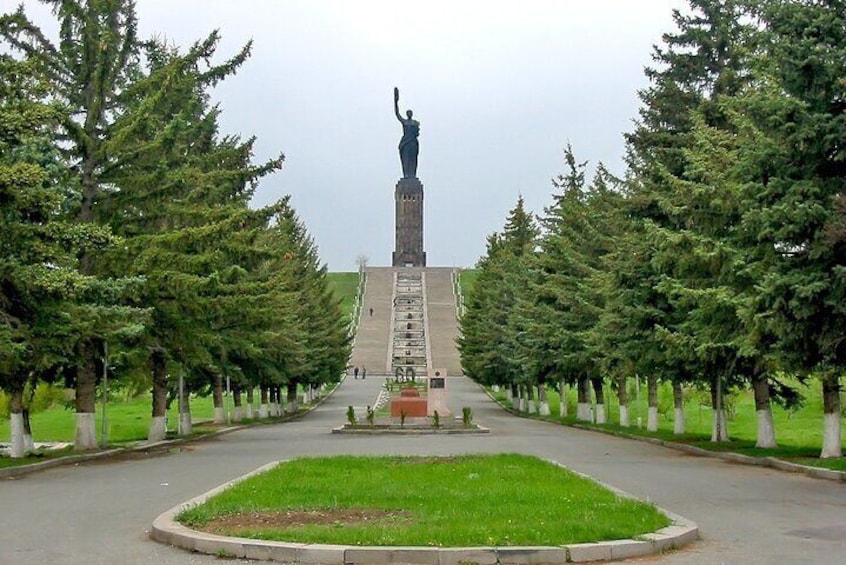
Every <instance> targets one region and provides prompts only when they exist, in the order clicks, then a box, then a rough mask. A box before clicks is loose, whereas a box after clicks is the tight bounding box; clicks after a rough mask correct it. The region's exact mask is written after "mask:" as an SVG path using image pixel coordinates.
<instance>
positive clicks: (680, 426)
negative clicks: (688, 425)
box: [673, 408, 685, 435]
mask: <svg viewBox="0 0 846 565" xmlns="http://www.w3.org/2000/svg"><path fill="white" fill-rule="evenodd" d="M684 432H685V422H684V408H674V409H673V433H674V434H676V435H682V434H683V433H684Z"/></svg>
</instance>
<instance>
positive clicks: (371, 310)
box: [370, 308, 373, 318]
mask: <svg viewBox="0 0 846 565" xmlns="http://www.w3.org/2000/svg"><path fill="white" fill-rule="evenodd" d="M370 317H371V318H372V317H373V308H371V309H370Z"/></svg>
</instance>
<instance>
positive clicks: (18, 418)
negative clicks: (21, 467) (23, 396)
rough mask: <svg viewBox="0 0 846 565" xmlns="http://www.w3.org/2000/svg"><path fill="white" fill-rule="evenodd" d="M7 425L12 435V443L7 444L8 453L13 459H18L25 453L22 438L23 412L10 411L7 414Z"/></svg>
mask: <svg viewBox="0 0 846 565" xmlns="http://www.w3.org/2000/svg"><path fill="white" fill-rule="evenodd" d="M9 426H10V430H11V435H12V438H11V439H12V443H11V445H10V446H9V447H10V451H9V455H10V456H11V457H12V458H13V459H20V458H21V457H23V456H24V455H26V442H25V440H24V422H23V414H21V413H20V412H12V413H11V414H9Z"/></svg>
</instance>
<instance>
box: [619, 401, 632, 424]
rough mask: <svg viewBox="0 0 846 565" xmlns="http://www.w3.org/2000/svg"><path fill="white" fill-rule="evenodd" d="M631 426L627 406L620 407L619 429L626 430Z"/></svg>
mask: <svg viewBox="0 0 846 565" xmlns="http://www.w3.org/2000/svg"><path fill="white" fill-rule="evenodd" d="M631 425H632V423H631V421H630V419H629V407H628V406H620V427H621V428H628V427H629V426H631Z"/></svg>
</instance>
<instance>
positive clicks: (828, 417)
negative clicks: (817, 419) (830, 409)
mask: <svg viewBox="0 0 846 565" xmlns="http://www.w3.org/2000/svg"><path fill="white" fill-rule="evenodd" d="M835 457H843V444H842V438H841V435H840V412H834V413H831V414H825V415H823V447H822V452H821V453H820V459H832V458H835Z"/></svg>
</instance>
